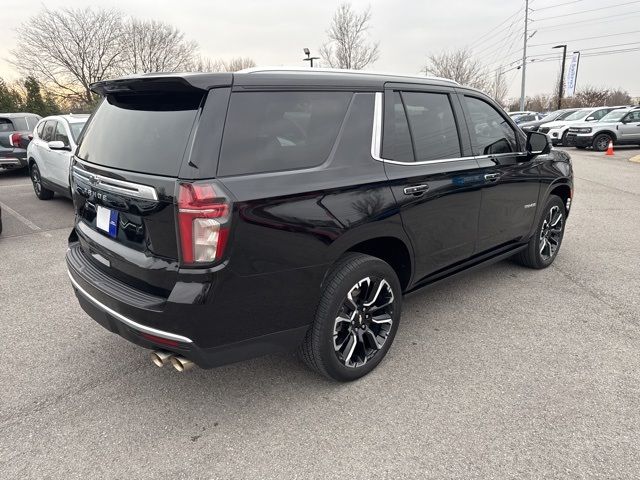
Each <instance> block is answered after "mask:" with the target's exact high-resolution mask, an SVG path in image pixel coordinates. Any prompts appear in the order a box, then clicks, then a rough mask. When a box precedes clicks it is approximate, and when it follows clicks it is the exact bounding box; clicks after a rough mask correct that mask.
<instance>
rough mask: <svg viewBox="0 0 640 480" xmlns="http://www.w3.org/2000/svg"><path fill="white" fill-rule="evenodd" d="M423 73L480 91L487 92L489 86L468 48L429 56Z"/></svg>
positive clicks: (486, 78) (484, 73) (482, 69)
mask: <svg viewBox="0 0 640 480" xmlns="http://www.w3.org/2000/svg"><path fill="white" fill-rule="evenodd" d="M423 71H424V72H425V73H426V74H427V75H434V76H436V77H442V78H448V79H450V80H455V81H456V82H458V83H459V84H460V85H465V86H468V87H473V88H478V89H480V90H487V86H488V84H489V81H488V75H487V72H486V70H485V68H484V67H483V66H482V64H481V63H480V62H479V61H478V60H476V59H474V57H473V53H472V52H471V50H470V49H468V48H462V49H459V50H453V51H446V52H441V53H433V54H431V55H429V57H428V58H427V65H425V67H424V68H423Z"/></svg>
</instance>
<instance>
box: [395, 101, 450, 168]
mask: <svg viewBox="0 0 640 480" xmlns="http://www.w3.org/2000/svg"><path fill="white" fill-rule="evenodd" d="M402 99H403V100H404V105H405V109H406V111H407V117H408V118H409V127H410V129H411V136H412V138H413V145H414V150H415V156H416V161H417V162H421V161H424V160H437V159H441V158H456V157H460V156H461V152H460V141H459V139H458V130H457V128H456V122H455V118H454V116H453V110H452V108H451V103H450V102H449V96H448V95H447V94H444V93H424V92H403V93H402Z"/></svg>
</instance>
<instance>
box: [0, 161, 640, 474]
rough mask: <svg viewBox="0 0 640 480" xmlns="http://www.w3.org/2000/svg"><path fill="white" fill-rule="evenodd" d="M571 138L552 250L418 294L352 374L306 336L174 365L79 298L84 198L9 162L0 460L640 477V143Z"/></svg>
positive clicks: (217, 470) (53, 468)
mask: <svg viewBox="0 0 640 480" xmlns="http://www.w3.org/2000/svg"><path fill="white" fill-rule="evenodd" d="M571 154H572V156H573V158H574V169H575V175H576V185H575V186H576V191H575V197H574V203H573V208H572V212H571V215H570V216H569V220H568V226H567V232H566V235H565V239H564V243H563V246H562V250H561V252H560V254H559V257H558V259H557V260H556V262H555V264H554V265H553V266H552V267H551V268H548V269H546V270H544V271H532V270H527V269H524V268H521V267H519V266H517V265H515V264H513V263H511V262H501V263H499V264H497V265H494V266H491V267H488V268H486V269H484V270H481V271H479V272H473V273H470V274H467V275H464V276H461V277H458V278H457V279H453V280H448V281H445V282H443V283H441V284H438V285H436V286H434V287H432V288H430V289H429V290H425V291H421V292H418V293H415V294H412V295H410V296H409V297H407V298H406V301H405V307H404V315H403V319H402V324H401V326H400V330H399V332H398V335H397V337H396V340H395V343H394V345H393V348H392V349H391V351H390V353H389V355H388V356H387V359H386V360H385V361H384V362H383V363H382V364H381V365H380V368H378V369H377V370H375V371H374V372H373V373H372V374H371V375H369V376H367V377H365V378H364V379H362V380H360V381H358V382H356V383H352V384H346V385H343V384H336V383H332V382H329V381H327V380H324V379H322V378H321V377H319V376H317V375H315V374H313V373H311V372H310V371H308V370H306V369H305V368H304V367H303V366H302V365H301V364H299V363H298V362H297V360H296V359H295V358H294V357H293V356H290V355H279V356H271V357H265V358H260V359H256V360H252V361H248V362H244V363H239V364H235V365H229V366H226V367H222V368H218V369H214V370H206V371H205V370H200V369H194V370H192V371H190V372H188V373H186V374H179V373H177V372H175V371H174V370H173V369H170V368H164V369H158V368H157V367H155V366H154V365H152V363H151V362H150V360H149V358H148V352H147V351H145V350H143V349H140V348H138V347H136V346H134V345H131V344H129V343H128V342H126V341H124V340H122V339H121V338H120V337H117V336H115V335H112V334H110V333H109V332H107V331H106V330H104V329H103V328H102V327H100V326H98V325H97V324H96V323H95V322H93V321H92V320H90V319H89V318H88V317H87V316H86V315H85V314H84V312H83V311H82V310H81V309H80V307H79V306H78V304H77V302H76V299H75V296H74V295H73V292H72V289H71V286H70V284H69V282H68V279H67V275H66V269H65V265H64V253H65V249H66V241H67V236H68V234H69V231H70V226H71V225H72V223H73V210H72V204H71V202H70V201H69V200H65V199H62V198H59V197H57V196H56V198H55V199H54V200H51V201H49V202H42V201H39V200H37V199H36V197H35V195H34V193H33V190H32V187H31V183H30V181H29V179H28V177H27V176H26V175H23V174H19V173H6V172H0V202H1V203H0V206H1V207H2V219H3V222H4V232H3V234H2V236H0V358H1V359H2V361H1V362H0V478H3V479H27V478H65V479H72V478H82V479H86V478H221V479H235V478H242V479H265V478H279V479H289V478H301V479H309V478H322V479H329V478H363V479H374V478H483V479H488V478H496V479H505V478H625V479H626V478H635V477H637V475H638V472H640V456H639V455H638V453H639V452H638V450H639V446H640V355H639V353H638V352H639V350H640V262H639V261H638V259H639V258H640V163H632V162H629V161H627V159H628V158H629V157H631V156H633V155H638V154H640V151H639V150H638V149H623V148H618V149H616V155H615V156H614V157H605V156H604V155H603V154H602V153H597V152H579V151H577V150H573V149H572V150H571Z"/></svg>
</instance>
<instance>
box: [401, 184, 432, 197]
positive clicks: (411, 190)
mask: <svg viewBox="0 0 640 480" xmlns="http://www.w3.org/2000/svg"><path fill="white" fill-rule="evenodd" d="M427 190H429V185H413V186H412V187H404V190H403V191H404V194H405V195H422V194H423V193H424V192H426V191H427Z"/></svg>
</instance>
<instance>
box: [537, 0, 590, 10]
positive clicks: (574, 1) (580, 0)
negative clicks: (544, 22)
mask: <svg viewBox="0 0 640 480" xmlns="http://www.w3.org/2000/svg"><path fill="white" fill-rule="evenodd" d="M580 2H584V0H573V1H572V2H565V3H559V4H557V5H549V6H548V7H541V8H532V9H531V10H533V11H534V12H538V11H540V10H548V9H550V8H557V7H562V6H564V5H571V4H573V3H580Z"/></svg>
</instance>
